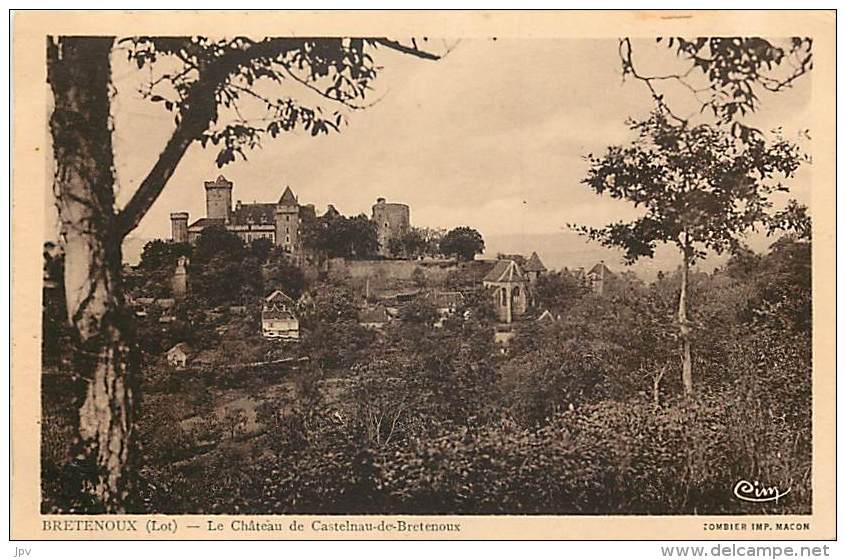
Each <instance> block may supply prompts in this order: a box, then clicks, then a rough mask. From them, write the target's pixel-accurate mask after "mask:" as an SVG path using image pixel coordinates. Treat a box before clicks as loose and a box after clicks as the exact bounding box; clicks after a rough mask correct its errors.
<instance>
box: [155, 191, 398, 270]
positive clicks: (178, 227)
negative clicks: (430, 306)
mask: <svg viewBox="0 0 846 560" xmlns="http://www.w3.org/2000/svg"><path fill="white" fill-rule="evenodd" d="M233 188H234V185H233V183H232V181H229V180H227V179H226V177H224V176H223V175H220V176H218V178H217V179H216V180H214V181H206V182H205V190H206V216H205V217H204V218H199V219H198V220H196V221H194V222H193V223H191V224H190V225H189V219H190V216H189V214H188V212H173V213H171V215H170V224H171V239H172V240H173V241H176V242H179V243H186V242H187V243H193V242H194V241H196V239H197V238H198V237H199V236H200V233H202V231H203V229H205V228H207V227H209V226H212V225H219V226H223V227H225V228H226V229H227V230H229V231H231V232H232V233H234V234H236V235H237V236H238V237H240V238H241V239H242V240H244V242H245V243H250V242H252V241H254V240H256V239H262V238H265V239H270V240H271V241H272V242H273V244H274V245H276V246H279V247H282V249H283V250H284V251H286V252H288V253H297V252H299V250H300V249H301V245H300V226H301V224H302V223H303V220H307V219H310V218H315V217H316V214H315V209H314V205H313V204H305V205H302V204H300V203H299V201H298V199H297V195H295V194H294V191H292V190H291V187H288V186H286V187H285V189H284V191H283V192H282V195H281V196H280V197H279V200H278V201H277V202H254V203H251V204H243V203H242V202H241V201H240V200H238V201H237V202H236V203H235V206H234V207H233V206H232V190H233ZM326 213H327V214H332V213H335V214H337V210H335V208H334V207H333V206H332V205H329V207H328V209H327V211H326ZM371 219H372V220H373V222H374V223H375V225H376V231H377V233H378V238H379V252H380V253H381V254H382V255H383V256H388V255H389V249H388V247H389V245H390V242H391V240H392V239H399V238H401V237H402V236H403V235H405V234H406V233H408V231H409V230H410V229H411V210H410V208H409V207H408V205H406V204H399V203H393V202H390V203H389V202H387V201H386V200H385V199H384V198H379V199H377V200H376V204H374V205H373V209H372V215H371Z"/></svg>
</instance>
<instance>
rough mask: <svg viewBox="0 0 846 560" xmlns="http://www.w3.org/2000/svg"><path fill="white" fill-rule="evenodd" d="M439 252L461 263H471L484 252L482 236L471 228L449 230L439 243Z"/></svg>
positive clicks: (463, 227) (462, 227)
mask: <svg viewBox="0 0 846 560" xmlns="http://www.w3.org/2000/svg"><path fill="white" fill-rule="evenodd" d="M440 252H441V253H442V254H444V255H447V256H453V257H456V258H457V259H459V260H463V261H472V260H473V259H474V257H475V256H476V255H480V254H482V253H484V252H485V241H484V240H483V239H482V234H480V233H479V232H478V231H476V230H475V229H473V228H470V227H467V226H460V227H457V228H454V229H451V230H450V231H449V232H448V233H447V234H446V235H444V237H443V239H441V241H440Z"/></svg>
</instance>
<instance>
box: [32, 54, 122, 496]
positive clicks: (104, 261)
mask: <svg viewBox="0 0 846 560" xmlns="http://www.w3.org/2000/svg"><path fill="white" fill-rule="evenodd" d="M112 44H113V39H112V38H108V37H62V38H59V39H58V40H56V39H52V38H51V39H49V40H48V47H47V49H48V81H49V82H50V86H51V88H52V90H53V99H54V110H53V115H52V117H51V119H50V130H51V133H52V137H53V152H54V158H55V163H56V174H55V178H54V187H53V188H54V192H55V196H56V201H57V202H56V204H57V206H58V211H59V219H60V221H61V236H62V239H61V241H62V245H63V248H64V252H65V297H66V300H67V310H68V318H69V320H70V322H71V324H72V326H73V327H74V328H75V331H76V334H77V336H78V341H77V343H78V344H79V348H77V349H76V351H75V357H76V358H77V360H76V367H77V373H78V374H79V375H80V376H81V377H82V379H83V380H84V382H85V383H86V391H85V401H84V403H83V404H82V407H81V408H80V411H79V436H80V439H79V444H80V449H79V452H80V453H81V455H82V460H83V464H84V465H85V467H86V468H87V472H86V474H85V482H84V483H83V484H84V488H83V491H84V492H86V493H88V494H90V495H91V498H93V501H94V503H95V505H94V506H93V507H92V509H93V510H96V511H105V512H113V513H120V512H123V511H125V510H126V506H127V498H128V495H129V491H130V484H129V479H130V476H129V465H130V459H131V456H132V452H131V450H132V447H133V441H132V422H133V413H134V400H133V384H134V379H135V377H136V376H135V372H136V369H137V359H136V356H135V353H134V351H133V345H132V343H131V337H130V329H129V322H128V317H127V315H126V311H125V309H124V305H123V295H122V292H121V282H120V273H121V266H122V265H121V241H122V236H121V235H120V234H119V233H118V231H117V225H116V215H115V209H114V202H115V201H114V173H113V153H112V138H111V127H110V115H109V109H110V100H109V88H110V85H111V67H110V61H109V55H110V53H111V49H112Z"/></svg>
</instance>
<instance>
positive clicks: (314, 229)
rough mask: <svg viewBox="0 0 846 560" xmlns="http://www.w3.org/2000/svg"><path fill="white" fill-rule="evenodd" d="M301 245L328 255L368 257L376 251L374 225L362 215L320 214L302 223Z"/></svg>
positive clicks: (377, 241)
mask: <svg viewBox="0 0 846 560" xmlns="http://www.w3.org/2000/svg"><path fill="white" fill-rule="evenodd" d="M301 236H302V240H303V246H304V247H305V248H306V249H309V250H311V251H314V252H316V253H318V254H320V255H325V256H328V257H345V258H369V257H373V256H375V255H376V254H377V252H378V251H379V237H378V234H377V231H376V224H374V223H373V222H372V221H371V220H369V219H368V218H367V216H365V215H364V214H360V215H358V216H354V217H351V218H348V217H346V216H342V215H340V214H329V213H327V214H324V215H323V216H320V217H318V218H315V219H314V220H309V221H306V222H303V228H302V231H301Z"/></svg>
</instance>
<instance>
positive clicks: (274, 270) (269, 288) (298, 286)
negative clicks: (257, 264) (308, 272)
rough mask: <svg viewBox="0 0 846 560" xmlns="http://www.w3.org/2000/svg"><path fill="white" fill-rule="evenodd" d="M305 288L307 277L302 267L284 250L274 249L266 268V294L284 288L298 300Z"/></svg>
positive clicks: (289, 295)
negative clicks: (296, 264)
mask: <svg viewBox="0 0 846 560" xmlns="http://www.w3.org/2000/svg"><path fill="white" fill-rule="evenodd" d="M305 288H306V279H305V276H304V275H303V271H302V269H300V268H299V267H298V266H295V265H294V264H293V263H292V262H291V261H290V259H289V257H288V255H287V254H286V253H285V252H284V251H282V250H281V249H279V248H276V249H274V250H273V252H271V253H270V256H269V257H268V262H267V265H266V266H265V268H264V295H265V296H266V295H269V294H270V293H271V292H273V290H282V291H283V292H284V293H285V294H287V295H288V297H290V298H291V299H293V300H294V301H297V300H298V299H299V298H300V296H301V295H302V293H303V291H304V290H305Z"/></svg>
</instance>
